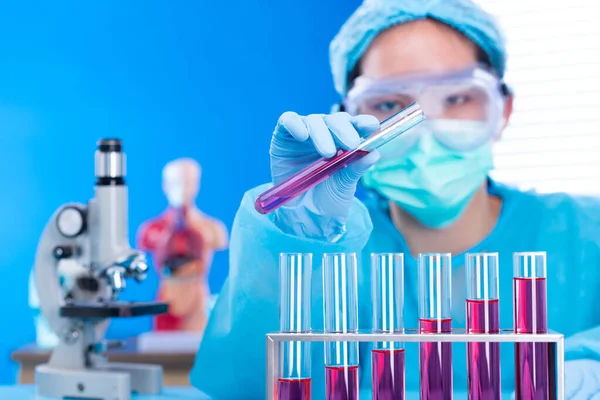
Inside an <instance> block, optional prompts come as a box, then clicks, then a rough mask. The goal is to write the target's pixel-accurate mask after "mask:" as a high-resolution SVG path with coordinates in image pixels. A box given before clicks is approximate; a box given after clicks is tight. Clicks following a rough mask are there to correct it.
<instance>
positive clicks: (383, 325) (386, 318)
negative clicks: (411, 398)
mask: <svg viewBox="0 0 600 400" xmlns="http://www.w3.org/2000/svg"><path fill="white" fill-rule="evenodd" d="M371 284H372V296H373V298H372V302H373V332H375V333H402V332H403V331H404V318H403V314H404V255H403V254H401V253H373V254H371ZM371 363H372V364H371V373H372V377H371V379H372V382H371V386H372V391H373V400H404V395H405V383H404V343H401V342H377V343H375V345H374V348H373V350H372V353H371Z"/></svg>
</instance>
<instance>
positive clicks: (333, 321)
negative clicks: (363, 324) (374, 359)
mask: <svg viewBox="0 0 600 400" xmlns="http://www.w3.org/2000/svg"><path fill="white" fill-rule="evenodd" d="M322 272H323V318H324V328H325V329H324V330H325V332H326V333H357V332H358V279H357V265H356V254H354V253H329V254H324V255H323V268H322ZM325 374H326V375H325V378H326V379H325V390H326V395H325V399H326V400H358V390H359V385H358V343H357V342H326V343H325Z"/></svg>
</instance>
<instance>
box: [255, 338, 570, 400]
mask: <svg viewBox="0 0 600 400" xmlns="http://www.w3.org/2000/svg"><path fill="white" fill-rule="evenodd" d="M280 342H404V343H416V342H418V343H422V342H462V343H473V342H494V343H555V345H556V364H557V366H556V376H557V383H556V390H557V399H558V400H565V388H564V381H565V368H564V363H565V347H564V335H562V334H559V333H557V332H554V331H549V332H548V333H543V334H539V333H538V334H524V333H519V334H517V333H514V331H513V330H509V329H501V330H500V333H494V334H473V333H466V331H465V329H453V330H452V332H451V333H427V334H420V333H419V331H418V329H405V330H404V332H403V333H371V332H357V333H325V332H317V331H312V332H306V333H305V332H278V333H270V334H267V400H275V398H274V393H273V388H274V387H275V382H277V379H278V377H277V374H278V370H279V365H278V362H279V361H278V360H279V357H278V351H279V346H278V344H279V343H280Z"/></svg>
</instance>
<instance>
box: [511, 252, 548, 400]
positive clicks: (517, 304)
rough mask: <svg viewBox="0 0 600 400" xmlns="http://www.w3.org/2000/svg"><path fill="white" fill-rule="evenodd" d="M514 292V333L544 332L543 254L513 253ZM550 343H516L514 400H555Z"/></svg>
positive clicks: (545, 324) (544, 255)
mask: <svg viewBox="0 0 600 400" xmlns="http://www.w3.org/2000/svg"><path fill="white" fill-rule="evenodd" d="M514 272H515V277H514V279H513V291H514V296H515V298H514V319H515V321H514V322H515V333H528V334H532V333H547V332H548V319H547V305H546V254H545V253H515V255H514ZM550 346H552V344H549V343H516V344H515V363H516V365H515V374H516V379H515V381H516V391H515V395H516V399H517V400H547V399H555V398H556V389H555V388H556V382H555V381H556V376H555V375H554V374H553V373H552V371H553V370H554V368H553V366H552V365H551V363H552V362H554V360H551V359H550V357H549V354H550V351H549V350H550Z"/></svg>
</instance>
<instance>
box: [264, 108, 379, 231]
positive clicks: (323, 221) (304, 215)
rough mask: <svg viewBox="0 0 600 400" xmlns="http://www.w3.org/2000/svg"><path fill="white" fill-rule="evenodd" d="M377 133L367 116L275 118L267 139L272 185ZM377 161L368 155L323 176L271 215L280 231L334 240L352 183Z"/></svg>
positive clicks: (344, 215)
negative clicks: (273, 128) (270, 138)
mask: <svg viewBox="0 0 600 400" xmlns="http://www.w3.org/2000/svg"><path fill="white" fill-rule="evenodd" d="M377 129H379V121H377V119H376V118H375V117H373V116H370V115H358V116H351V115H350V114H348V113H344V112H340V113H335V114H330V115H317V114H312V115H308V116H300V115H298V114H296V113H294V112H286V113H284V114H282V115H281V117H280V118H279V121H278V123H277V127H276V128H275V131H274V132H273V138H272V140H271V149H270V155H271V177H272V179H273V183H274V184H278V183H280V182H281V181H283V180H285V179H286V178H288V177H289V176H291V175H293V174H294V173H296V172H298V171H300V170H301V169H302V168H304V167H306V166H307V165H309V164H311V163H313V162H314V161H316V160H317V159H319V158H321V157H333V156H334V155H335V154H336V152H337V149H338V148H342V149H354V148H356V146H358V145H359V144H360V142H361V138H364V137H366V136H368V135H370V134H371V133H373V132H375V131H376V130H377ZM378 159H379V153H378V152H377V151H373V152H371V153H370V154H368V155H366V156H364V157H363V158H361V159H359V160H357V161H355V162H354V163H352V164H350V165H348V166H347V167H346V168H344V169H342V170H341V171H338V172H337V173H335V174H334V175H332V176H330V177H329V178H327V179H326V180H325V181H323V182H321V183H320V184H318V185H317V186H315V187H314V188H312V189H310V190H308V191H307V192H305V193H304V194H302V195H300V196H298V197H297V198H296V199H294V200H292V201H290V202H288V203H287V204H285V205H283V206H282V207H279V208H278V209H277V210H275V211H274V212H273V220H274V222H275V224H276V225H277V226H278V227H279V229H281V230H282V231H284V232H286V233H289V234H294V235H296V236H300V237H306V238H311V239H324V240H327V241H331V242H334V241H336V240H337V239H339V238H340V237H341V235H343V233H344V232H345V223H346V220H347V218H348V214H349V212H350V207H351V205H352V199H353V197H354V194H355V192H356V185H357V183H358V181H359V179H360V177H361V176H362V175H363V174H364V173H365V172H366V171H367V170H368V169H369V168H370V167H371V166H372V165H373V164H374V163H375V162H376V161H377V160H378Z"/></svg>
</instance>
